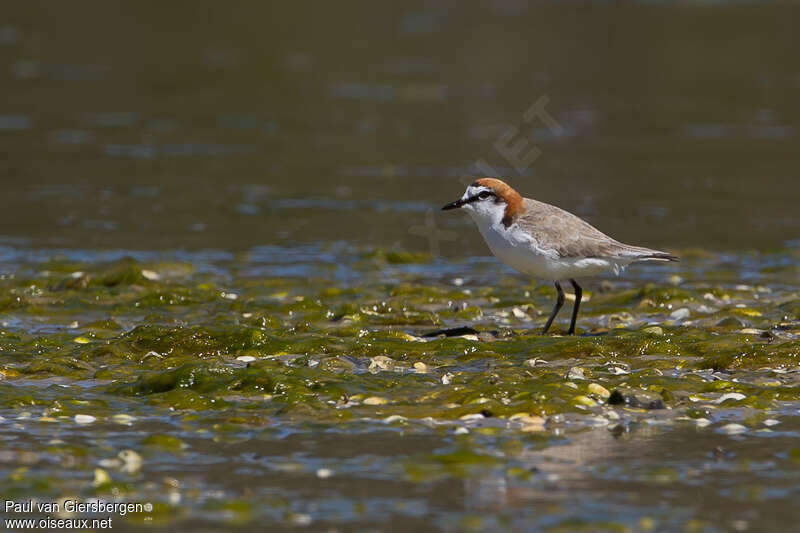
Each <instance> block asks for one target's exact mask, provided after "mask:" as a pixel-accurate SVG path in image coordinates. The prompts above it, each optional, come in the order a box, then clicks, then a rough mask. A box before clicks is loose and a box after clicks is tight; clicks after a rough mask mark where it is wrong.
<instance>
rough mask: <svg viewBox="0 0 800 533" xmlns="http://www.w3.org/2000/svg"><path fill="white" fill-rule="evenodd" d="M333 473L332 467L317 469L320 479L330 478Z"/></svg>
mask: <svg viewBox="0 0 800 533" xmlns="http://www.w3.org/2000/svg"><path fill="white" fill-rule="evenodd" d="M332 475H333V470H331V469H330V468H318V469H317V477H318V478H320V479H328V478H329V477H331V476H332Z"/></svg>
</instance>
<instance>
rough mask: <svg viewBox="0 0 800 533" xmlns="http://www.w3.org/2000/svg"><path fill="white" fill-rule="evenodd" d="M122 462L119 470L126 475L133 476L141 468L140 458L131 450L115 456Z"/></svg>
mask: <svg viewBox="0 0 800 533" xmlns="http://www.w3.org/2000/svg"><path fill="white" fill-rule="evenodd" d="M117 457H118V458H119V460H120V461H122V467H121V468H120V470H122V471H123V472H126V473H128V474H135V473H136V472H138V471H139V470H140V469H141V468H142V456H141V455H139V454H138V453H136V452H135V451H133V450H122V451H121V452H119V453H118V454H117Z"/></svg>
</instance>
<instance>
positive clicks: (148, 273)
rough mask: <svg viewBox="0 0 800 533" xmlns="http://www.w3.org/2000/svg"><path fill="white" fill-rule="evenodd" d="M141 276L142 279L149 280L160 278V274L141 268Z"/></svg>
mask: <svg viewBox="0 0 800 533" xmlns="http://www.w3.org/2000/svg"><path fill="white" fill-rule="evenodd" d="M142 277H143V278H144V279H149V280H150V281H158V280H159V279H161V276H159V275H158V272H154V271H152V270H142Z"/></svg>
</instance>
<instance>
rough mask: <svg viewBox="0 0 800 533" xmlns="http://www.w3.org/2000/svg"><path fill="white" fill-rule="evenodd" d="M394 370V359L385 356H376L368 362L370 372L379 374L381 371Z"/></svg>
mask: <svg viewBox="0 0 800 533" xmlns="http://www.w3.org/2000/svg"><path fill="white" fill-rule="evenodd" d="M393 368H394V359H392V358H391V357H386V356H385V355H376V356H375V357H372V358H371V359H370V360H369V370H370V372H380V371H381V370H391V369H393Z"/></svg>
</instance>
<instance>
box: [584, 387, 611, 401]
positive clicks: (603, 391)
mask: <svg viewBox="0 0 800 533" xmlns="http://www.w3.org/2000/svg"><path fill="white" fill-rule="evenodd" d="M587 389H588V391H589V392H590V393H591V394H596V395H598V396H600V397H601V398H604V399H605V398H608V397H609V396H611V393H610V392H609V391H608V389H607V388H605V387H603V386H602V385H600V384H599V383H589V386H588V387H587Z"/></svg>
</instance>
